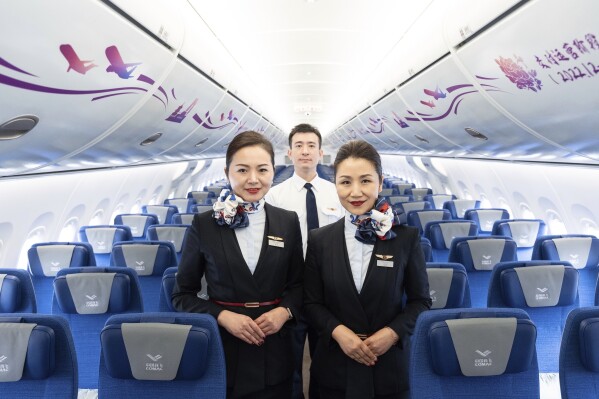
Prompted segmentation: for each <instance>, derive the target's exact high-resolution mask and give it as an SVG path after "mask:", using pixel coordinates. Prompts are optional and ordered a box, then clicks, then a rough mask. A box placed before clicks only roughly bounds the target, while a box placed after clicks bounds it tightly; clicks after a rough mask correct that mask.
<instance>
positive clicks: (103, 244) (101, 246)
mask: <svg viewBox="0 0 599 399" xmlns="http://www.w3.org/2000/svg"><path fill="white" fill-rule="evenodd" d="M96 245H97V246H98V250H101V249H106V242H105V241H96Z"/></svg>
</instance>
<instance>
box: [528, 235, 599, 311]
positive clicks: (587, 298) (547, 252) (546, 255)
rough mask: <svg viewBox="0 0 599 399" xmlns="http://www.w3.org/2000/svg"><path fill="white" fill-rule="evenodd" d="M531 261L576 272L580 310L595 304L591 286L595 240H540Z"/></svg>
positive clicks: (598, 247)
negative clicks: (559, 264) (548, 262)
mask: <svg viewBox="0 0 599 399" xmlns="http://www.w3.org/2000/svg"><path fill="white" fill-rule="evenodd" d="M532 259H533V260H537V259H538V260H562V261H566V262H570V264H571V265H572V266H574V268H576V269H578V275H579V281H578V293H579V294H580V306H593V305H597V304H599V297H597V296H596V295H595V293H596V290H595V285H596V282H597V275H598V272H599V267H598V266H597V265H598V264H599V239H597V237H595V236H593V235H588V234H562V235H545V236H540V237H538V238H537V240H536V241H535V246H534V248H533V250H532Z"/></svg>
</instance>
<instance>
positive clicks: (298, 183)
mask: <svg viewBox="0 0 599 399" xmlns="http://www.w3.org/2000/svg"><path fill="white" fill-rule="evenodd" d="M291 181H292V183H293V186H294V187H295V188H296V189H297V191H302V188H304V185H305V184H306V183H310V184H312V187H313V188H315V189H316V191H319V189H320V188H321V187H320V185H321V181H322V179H321V178H320V177H319V176H318V174H317V175H316V176H315V177H314V179H312V181H306V180H304V179H303V178H301V177H299V175H297V174H295V172H294V173H293V176H291Z"/></svg>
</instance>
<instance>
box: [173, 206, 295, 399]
mask: <svg viewBox="0 0 599 399" xmlns="http://www.w3.org/2000/svg"><path fill="white" fill-rule="evenodd" d="M264 210H265V212H266V226H265V229H264V238H263V241H262V250H261V251H260V256H259V259H258V264H257V266H256V270H255V271H254V274H253V275H252V273H251V272H250V269H249V268H248V266H247V264H246V263H245V260H244V258H243V255H242V253H241V249H240V247H239V244H238V242H237V237H236V235H235V232H234V230H233V229H230V228H229V227H228V226H219V225H218V224H217V223H216V221H215V220H214V218H213V217H212V212H205V213H202V214H199V215H196V216H195V217H194V219H193V223H192V226H191V229H190V230H189V233H188V236H187V240H186V244H185V248H184V249H183V255H182V257H181V262H180V263H179V269H178V271H177V283H176V285H175V287H174V290H173V294H172V302H173V306H174V307H175V308H176V309H177V310H178V311H182V312H197V313H209V314H211V315H212V316H214V317H215V318H218V315H219V313H220V312H221V311H222V310H225V309H227V310H230V311H233V312H236V313H242V314H245V315H247V316H250V317H251V318H253V319H256V318H257V317H258V316H260V315H261V314H262V313H265V312H267V311H269V310H271V309H273V308H274V307H275V306H265V307H259V308H245V307H233V306H229V307H227V306H221V305H218V304H216V303H214V302H212V301H210V300H204V299H201V298H199V297H198V296H197V293H198V292H199V291H200V289H201V279H202V276H203V275H204V274H205V276H206V281H207V284H208V295H209V296H210V299H211V300H212V299H214V300H218V301H222V302H237V303H240V302H243V303H245V302H268V301H272V300H274V299H277V298H280V299H281V303H280V304H279V305H278V306H283V307H287V308H289V309H290V310H291V312H292V313H293V314H294V315H299V313H300V308H301V305H302V279H303V271H304V259H303V250H302V236H301V232H300V225H299V221H298V218H297V215H296V214H295V212H290V211H286V210H283V209H281V208H277V207H274V206H272V205H269V204H265V207H264ZM292 323H294V321H291V322H287V323H285V324H284V325H283V328H281V330H280V331H279V332H278V333H276V334H273V335H269V336H267V337H266V339H265V342H264V344H263V345H262V346H256V345H249V344H246V343H245V342H243V341H241V340H240V339H238V338H236V337H234V336H233V335H231V334H229V333H228V332H227V331H226V330H225V329H224V328H220V333H221V338H222V341H223V347H224V352H225V359H226V363H227V386H228V387H229V388H231V387H233V396H242V395H244V394H248V393H252V392H257V391H260V390H262V389H264V386H265V385H275V384H278V383H281V382H284V381H285V380H287V379H288V378H290V377H291V374H292V371H293V364H292V362H291V361H290V359H292V352H291V334H290V331H291V327H292V326H291V325H290V324H292Z"/></svg>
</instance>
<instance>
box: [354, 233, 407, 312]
mask: <svg viewBox="0 0 599 399" xmlns="http://www.w3.org/2000/svg"><path fill="white" fill-rule="evenodd" d="M397 239H398V238H397V237H395V238H394V239H392V240H388V241H381V240H378V239H377V240H376V242H375V244H374V248H373V250H372V256H371V258H370V263H369V265H368V271H367V272H366V278H365V279H364V284H363V285H362V290H361V291H360V302H361V303H362V307H363V308H364V310H365V312H366V314H367V315H368V316H369V321H370V323H371V324H372V323H373V322H374V320H373V317H375V316H376V315H377V314H380V313H383V312H379V311H377V309H382V308H381V307H382V306H383V307H384V306H385V304H384V303H382V300H383V299H385V298H386V300H389V301H391V300H392V297H391V296H389V292H391V291H390V290H392V287H393V285H394V284H395V273H394V267H398V266H397V262H398V259H395V251H394V247H395V245H396V244H397V242H396V240H397ZM377 255H378V256H377ZM389 256H392V258H388V257H389ZM377 261H378V262H381V263H382V262H392V264H393V265H395V266H392V267H385V266H378V265H377Z"/></svg>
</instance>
